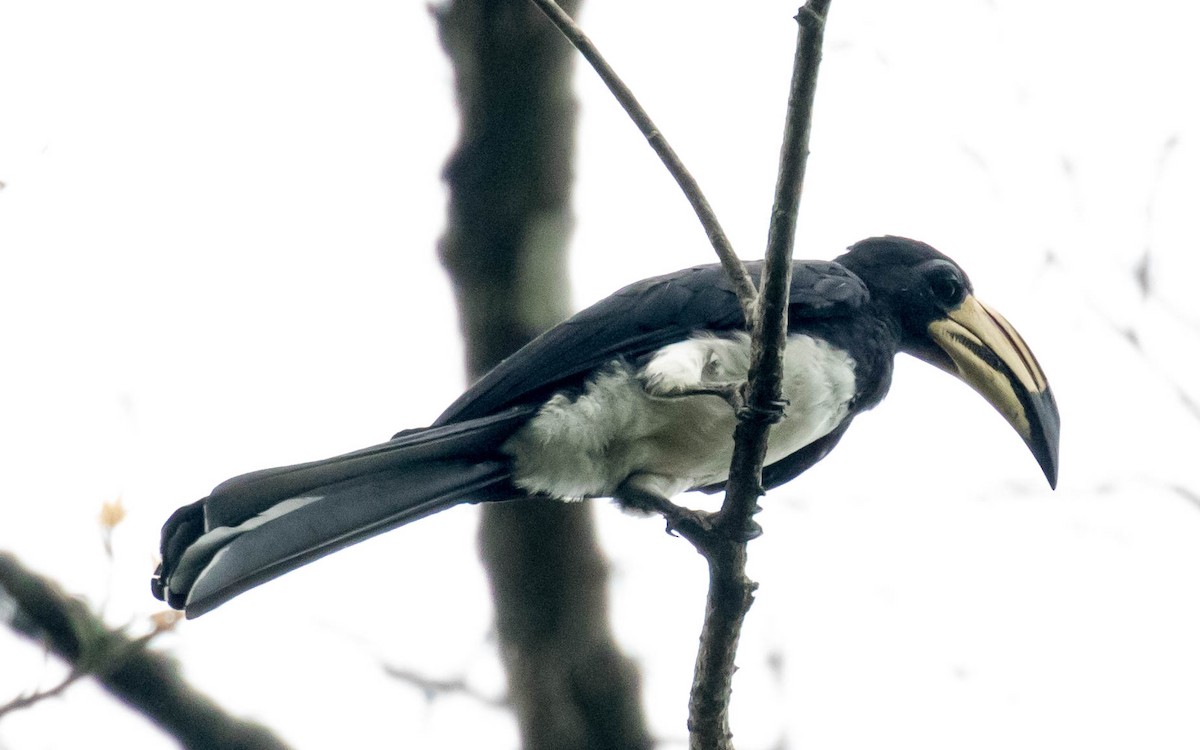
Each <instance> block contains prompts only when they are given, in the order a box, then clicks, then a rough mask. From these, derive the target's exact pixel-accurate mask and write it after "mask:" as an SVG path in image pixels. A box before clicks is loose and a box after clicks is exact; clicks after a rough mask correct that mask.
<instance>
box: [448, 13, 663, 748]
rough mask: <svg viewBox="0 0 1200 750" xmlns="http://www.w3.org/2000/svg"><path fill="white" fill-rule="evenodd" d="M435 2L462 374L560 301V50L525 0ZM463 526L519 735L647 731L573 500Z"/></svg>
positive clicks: (505, 347)
mask: <svg viewBox="0 0 1200 750" xmlns="http://www.w3.org/2000/svg"><path fill="white" fill-rule="evenodd" d="M563 5H564V8H565V9H566V10H567V11H568V12H569V13H572V14H574V13H575V12H577V11H578V5H579V4H578V2H566V3H563ZM435 15H436V17H437V21H438V27H439V31H440V34H441V39H442V45H443V47H444V48H445V50H446V52H447V54H448V55H449V56H450V59H451V61H452V62H453V64H454V71H455V80H456V88H457V95H458V106H459V111H460V116H461V136H460V141H459V144H458V147H457V149H456V151H455V152H454V154H453V155H452V156H451V157H450V160H449V162H448V163H447V165H446V171H445V178H446V181H447V182H448V183H449V185H450V190H451V194H450V206H449V216H448V224H447V228H446V232H445V234H444V235H443V237H442V240H441V245H440V251H441V255H442V261H443V263H444V264H445V266H446V268H447V270H448V271H449V273H450V275H451V278H452V279H453V282H454V286H455V292H456V295H457V299H458V306H459V314H460V318H461V325H462V328H463V332H464V336H465V339H466V347H467V367H468V371H469V373H470V375H471V377H472V378H477V377H479V376H480V375H482V374H483V373H484V372H486V371H487V370H488V369H490V368H491V367H492V366H494V365H495V364H496V363H497V362H499V361H500V360H501V359H503V358H504V357H505V356H507V355H508V354H510V353H511V352H512V351H514V350H516V349H517V348H518V347H520V346H521V345H522V344H524V343H526V342H527V341H529V340H530V339H532V338H533V337H534V336H536V335H537V334H538V333H540V332H541V331H542V330H544V329H545V328H547V327H549V326H551V325H553V324H554V323H556V322H558V321H560V320H562V319H563V318H565V317H566V316H567V314H568V312H569V294H568V282H567V274H566V246H567V239H568V236H569V234H570V229H571V216H570V210H569V195H570V185H571V179H572V171H571V157H572V150H573V145H574V125H575V103H574V99H573V97H572V94H571V69H572V64H571V61H572V59H573V53H574V50H573V49H572V48H571V46H570V45H569V44H568V43H567V42H566V41H565V40H564V39H562V38H561V37H560V36H559V34H558V32H557V31H556V30H555V29H554V28H553V26H551V25H550V23H549V22H548V21H547V20H546V19H545V18H544V17H543V16H542V15H541V13H540V12H539V11H538V10H537V9H536V8H535V7H534V6H533V5H532V4H530V3H528V2H526V0H452V2H450V3H449V4H447V5H445V6H443V7H441V8H438V9H436V10H435ZM479 540H480V551H481V555H482V558H483V562H484V566H485V567H486V569H487V572H488V575H489V577H490V579H491V584H492V591H493V598H494V603H495V609H496V620H497V629H498V633H499V638H500V650H501V655H502V657H503V660H504V664H505V667H506V669H507V672H508V682H509V691H510V696H511V699H512V702H513V705H514V706H515V708H516V712H517V720H518V722H519V724H520V729H521V737H522V744H523V746H524V747H525V748H526V750H572V749H574V748H581V749H582V748H588V749H592V748H595V749H599V748H614V749H615V748H621V749H622V750H625V749H628V748H645V747H649V746H650V745H651V744H652V743H651V741H650V739H649V735H648V733H647V731H646V727H645V719H644V717H643V715H642V711H641V704H640V700H639V692H640V691H639V678H638V673H637V670H636V667H635V666H634V665H633V663H632V662H631V661H630V660H629V659H628V658H626V657H625V656H623V655H622V654H621V653H620V652H619V651H618V650H617V647H616V645H615V643H614V642H613V640H612V636H611V634H610V632H609V627H608V616H607V590H606V587H607V580H608V575H607V573H608V571H607V567H606V563H605V561H604V559H603V558H602V557H601V555H600V552H599V549H598V547H597V544H596V539H595V534H594V529H593V522H592V516H591V508H590V506H589V504H587V503H572V504H564V503H558V502H547V501H534V500H530V501H524V502H520V503H511V504H492V505H487V506H484V508H483V521H482V526H481V528H480V533H479Z"/></svg>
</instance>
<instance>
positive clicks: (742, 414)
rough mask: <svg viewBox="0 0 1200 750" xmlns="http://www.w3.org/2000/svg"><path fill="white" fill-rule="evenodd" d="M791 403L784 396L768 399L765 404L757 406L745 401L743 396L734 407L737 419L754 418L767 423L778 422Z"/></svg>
mask: <svg viewBox="0 0 1200 750" xmlns="http://www.w3.org/2000/svg"><path fill="white" fill-rule="evenodd" d="M791 405H792V402H791V401H789V400H787V399H786V398H780V399H775V400H774V401H768V402H767V403H766V405H765V406H757V405H753V404H750V403H747V402H746V400H745V399H744V398H743V399H742V400H741V405H740V406H737V407H735V411H736V412H737V417H738V419H744V420H754V421H756V422H766V423H767V424H778V423H780V422H782V421H783V418H784V417H786V416H787V411H786V410H787V408H788V407H789V406H791Z"/></svg>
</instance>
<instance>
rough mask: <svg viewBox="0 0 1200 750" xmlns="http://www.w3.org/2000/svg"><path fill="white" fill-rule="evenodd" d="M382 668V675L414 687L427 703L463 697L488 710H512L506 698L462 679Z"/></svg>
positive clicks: (386, 665)
mask: <svg viewBox="0 0 1200 750" xmlns="http://www.w3.org/2000/svg"><path fill="white" fill-rule="evenodd" d="M382 667H383V673H384V674H386V675H387V676H388V677H391V678H392V679H393V680H396V681H398V682H403V683H407V684H408V685H411V686H412V687H415V688H416V689H418V690H420V691H421V692H422V693H423V694H424V695H425V699H426V700H428V701H432V700H433V699H434V698H436V697H438V696H440V695H465V696H467V697H468V698H473V699H474V700H476V701H478V702H480V703H482V704H483V705H485V706H488V707H490V708H512V701H510V700H509V699H508V698H507V697H503V696H501V697H496V696H491V695H487V694H485V693H483V692H481V691H479V690H476V689H475V688H473V687H471V686H470V685H468V684H467V680H466V678H463V677H451V678H448V679H438V678H435V677H429V676H427V675H423V674H420V673H418V672H417V671H415V670H412V669H407V668H405V667H399V666H396V665H394V664H387V663H385V664H383V665H382Z"/></svg>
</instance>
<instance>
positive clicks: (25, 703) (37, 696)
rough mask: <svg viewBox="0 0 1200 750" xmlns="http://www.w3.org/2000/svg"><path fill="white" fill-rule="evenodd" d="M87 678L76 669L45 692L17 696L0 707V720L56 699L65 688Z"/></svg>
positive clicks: (85, 673)
mask: <svg viewBox="0 0 1200 750" xmlns="http://www.w3.org/2000/svg"><path fill="white" fill-rule="evenodd" d="M84 677H87V672H82V671H80V670H78V669H73V670H71V672H70V673H69V674H68V675H67V676H66V677H64V678H63V679H62V680H61V681H60V682H59V683H58V684H57V685H55V686H54V687H52V688H48V689H46V690H36V691H34V692H32V693H28V694H26V695H18V696H17V697H16V698H13V699H12V700H11V701H9V702H8V703H5V704H4V705H3V706H0V719H2V718H4V715H5V714H9V713H14V712H16V711H20V710H21V709H25V708H29V707H30V706H33V705H35V704H37V703H40V702H42V701H44V700H47V699H49V698H57V697H58V696H60V695H62V694H63V693H65V692H66V691H67V688H69V687H71V686H72V685H74V684H75V683H76V682H78V681H79V680H80V679H82V678H84Z"/></svg>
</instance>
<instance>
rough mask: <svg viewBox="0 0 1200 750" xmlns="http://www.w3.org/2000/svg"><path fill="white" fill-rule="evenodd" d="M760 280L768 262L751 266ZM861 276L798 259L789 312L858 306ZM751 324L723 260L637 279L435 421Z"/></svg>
mask: <svg viewBox="0 0 1200 750" xmlns="http://www.w3.org/2000/svg"><path fill="white" fill-rule="evenodd" d="M746 266H747V269H748V270H749V272H750V275H751V278H753V279H754V280H755V282H756V283H757V281H758V277H759V275H760V273H761V269H762V262H761V261H759V262H751V263H747V264H746ZM868 297H869V294H868V292H867V288H866V286H865V285H864V284H863V283H862V281H861V280H860V279H859V278H858V277H857V276H855V275H854V274H852V273H851V272H850V271H848V270H846V269H845V268H844V267H842V266H840V265H838V264H836V263H830V262H826V261H816V260H809V261H796V262H795V264H794V265H793V268H792V286H791V295H790V312H789V314H790V315H791V318H792V320H793V321H795V320H796V319H797V317H799V318H802V319H803V318H814V319H815V318H827V317H834V316H839V315H845V314H848V313H850V312H852V311H854V310H856V309H858V308H859V307H860V306H861V305H862V304H864V303H865V302H866V301H867V299H868ZM744 327H745V323H744V319H743V317H742V310H741V307H740V305H739V303H738V299H737V295H736V294H735V293H734V291H733V287H732V285H731V284H730V282H729V279H728V277H727V276H726V274H725V271H724V269H722V268H721V266H720V265H717V264H712V265H706V266H696V267H694V268H688V269H685V270H682V271H677V272H675V273H671V274H667V275H665V276H656V277H653V278H649V279H645V280H643V281H639V282H637V283H634V284H631V285H629V286H627V287H625V288H624V289H621V290H620V291H618V292H616V293H614V294H612V295H611V296H609V297H606V298H605V299H603V300H601V301H599V302H597V303H596V304H594V305H592V306H591V307H589V308H587V309H585V310H583V311H581V312H579V313H577V314H576V315H574V316H573V317H571V318H569V319H568V320H566V321H564V322H562V323H560V324H559V325H557V326H555V327H554V328H552V329H550V330H549V331H547V332H546V333H544V334H542V335H541V336H539V337H538V338H536V339H534V340H533V341H531V342H530V343H529V344H527V345H526V346H524V347H522V348H521V349H520V350H518V351H517V352H515V353H514V354H512V356H510V357H508V358H507V359H505V360H504V361H503V362H501V363H500V364H499V365H497V366H496V367H495V368H494V369H493V370H492V371H491V372H489V373H487V374H486V375H484V376H483V377H482V378H480V380H479V381H477V382H476V383H475V384H474V385H473V386H472V387H471V388H470V389H469V390H467V392H466V393H464V394H463V395H462V396H461V397H459V399H458V400H457V401H455V402H454V403H453V404H451V405H450V407H449V408H448V409H447V410H446V411H445V412H444V413H443V414H442V415H441V416H440V417H438V419H437V421H436V422H435V423H434V424H436V425H440V424H447V423H451V422H457V421H460V420H464V419H474V418H478V417H481V416H485V415H488V414H491V413H494V412H496V411H497V410H499V409H503V408H505V407H508V406H512V405H514V404H518V403H522V402H528V401H530V400H533V399H537V398H544V397H545V396H547V395H549V393H550V392H551V391H553V390H557V389H559V388H562V387H564V386H567V385H570V384H571V382H572V381H578V380H579V379H580V378H582V377H584V376H586V375H587V374H588V373H590V372H592V371H593V370H595V369H596V368H598V367H601V366H603V365H605V364H607V363H609V362H611V361H613V360H615V359H618V358H626V359H635V358H637V357H640V356H642V355H645V354H648V353H650V352H653V351H654V350H656V349H658V348H660V347H663V346H666V345H667V344H671V343H674V342H676V341H680V340H682V339H685V338H687V337H688V336H689V335H691V334H692V333H694V332H696V331H700V330H709V331H728V330H735V329H743V328H744Z"/></svg>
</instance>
